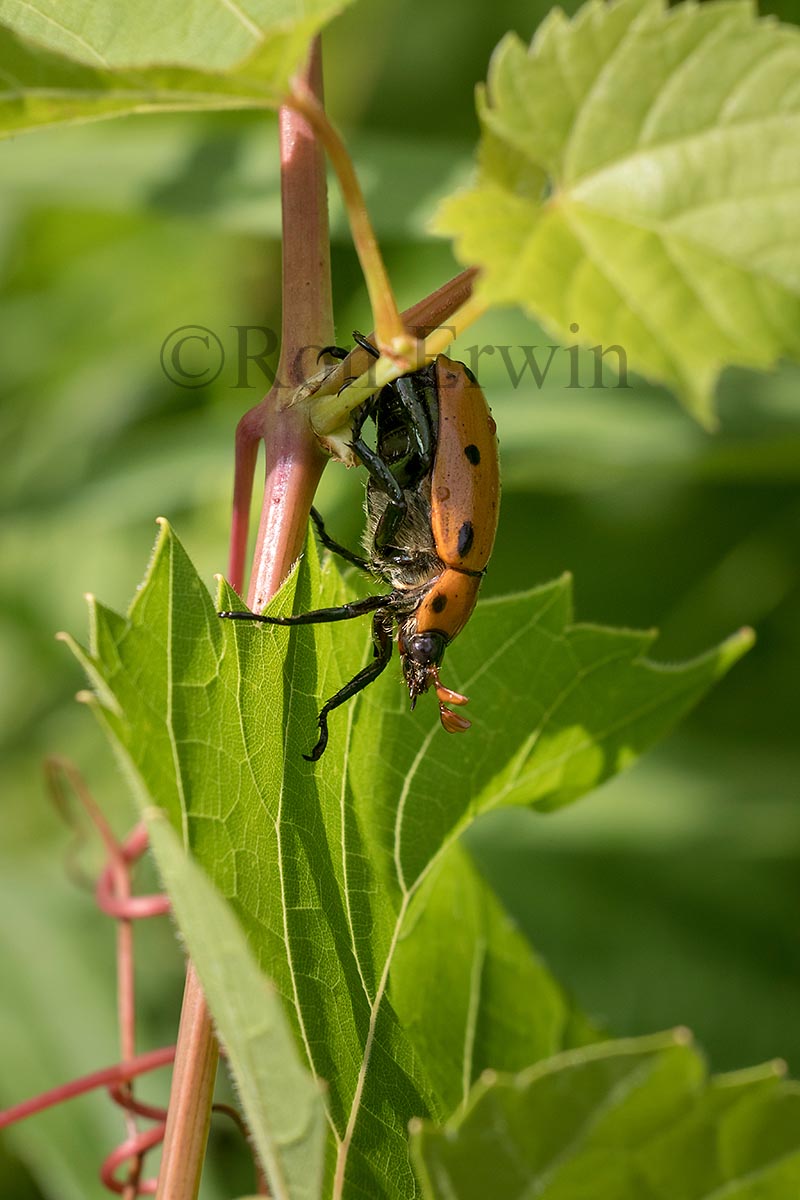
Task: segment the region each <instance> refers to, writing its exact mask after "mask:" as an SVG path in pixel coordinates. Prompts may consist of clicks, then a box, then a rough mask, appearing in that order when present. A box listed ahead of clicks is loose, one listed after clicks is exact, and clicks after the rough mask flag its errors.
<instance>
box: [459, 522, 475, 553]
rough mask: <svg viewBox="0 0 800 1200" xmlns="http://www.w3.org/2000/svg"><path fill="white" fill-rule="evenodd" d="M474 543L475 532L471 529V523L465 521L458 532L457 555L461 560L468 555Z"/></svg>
mask: <svg viewBox="0 0 800 1200" xmlns="http://www.w3.org/2000/svg"><path fill="white" fill-rule="evenodd" d="M474 541H475V530H474V529H473V528H472V521H465V522H464V524H463V525H462V526H461V528H460V529H459V531H458V553H459V554H460V555H461V557H462V558H463V557H464V555H465V554H469V552H470V550H471V549H472V543H473V542H474Z"/></svg>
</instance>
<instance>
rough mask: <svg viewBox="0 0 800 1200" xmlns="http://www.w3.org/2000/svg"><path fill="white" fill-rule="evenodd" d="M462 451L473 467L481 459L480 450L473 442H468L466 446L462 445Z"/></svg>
mask: <svg viewBox="0 0 800 1200" xmlns="http://www.w3.org/2000/svg"><path fill="white" fill-rule="evenodd" d="M464 453H465V454H466V456H467V458H468V460H469V461H470V462H471V463H472V465H473V467H477V465H478V463H479V462H480V461H481V452H480V450H479V449H478V447H477V446H476V445H475V443H474V442H470V444H469V445H468V446H465V447H464Z"/></svg>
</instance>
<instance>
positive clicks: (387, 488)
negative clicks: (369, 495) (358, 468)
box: [349, 430, 406, 511]
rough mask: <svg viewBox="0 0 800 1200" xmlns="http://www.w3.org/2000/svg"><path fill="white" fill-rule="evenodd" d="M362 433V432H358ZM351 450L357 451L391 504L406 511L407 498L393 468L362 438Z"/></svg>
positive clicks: (351, 445) (351, 443)
mask: <svg viewBox="0 0 800 1200" xmlns="http://www.w3.org/2000/svg"><path fill="white" fill-rule="evenodd" d="M358 432H359V433H360V430H358ZM349 446H350V449H351V450H355V452H356V454H357V455H358V457H359V458H360V459H361V461H362V462H363V464H364V466H365V467H366V468H367V471H368V472H369V476H370V479H372V480H373V481H374V483H375V484H376V485H377V486H378V487H379V488H380V490H381V491H382V492H385V493H386V495H387V496H388V497H389V502H390V504H392V505H394V507H395V508H400V509H402V510H403V511H405V508H406V498H405V496H404V495H403V489H402V488H401V486H400V484H399V483H398V481H397V480H396V479H395V477H394V475H393V474H392V471H391V468H390V467H389V466H388V464H387V463H385V462H384V461H383V459H382V458H381V457H380V455H379V454H378V453H377V452H376V451H375V450H373V449H372V447H371V446H368V445H367V443H366V442H365V441H364V439H363V438H361V437H358V436H357V437H356V438H355V439H354V440H353V441H352V442H350V443H349Z"/></svg>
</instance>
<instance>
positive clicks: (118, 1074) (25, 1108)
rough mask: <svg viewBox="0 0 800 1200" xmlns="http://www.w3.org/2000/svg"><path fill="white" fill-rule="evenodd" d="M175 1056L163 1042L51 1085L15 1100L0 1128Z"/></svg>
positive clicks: (2, 1116) (127, 1078)
mask: <svg viewBox="0 0 800 1200" xmlns="http://www.w3.org/2000/svg"><path fill="white" fill-rule="evenodd" d="M174 1057H175V1047H174V1046H163V1047H162V1048H161V1049H160V1050H149V1051H148V1052H147V1054H138V1055H136V1057H135V1058H132V1059H130V1060H129V1061H128V1062H126V1063H116V1064H115V1065H114V1066H113V1067H103V1068H102V1069H101V1070H99V1071H92V1072H91V1073H90V1074H89V1075H83V1076H82V1077H81V1078H80V1079H73V1080H71V1081H70V1082H69V1083H63V1084H61V1086H60V1087H55V1088H51V1089H50V1091H49V1092H41V1093H40V1094H39V1095H38V1096H34V1097H33V1098H32V1099H31V1100H24V1101H23V1102H22V1104H15V1105H14V1106H13V1108H6V1109H4V1111H3V1112H0V1129H4V1128H5V1127H6V1125H13V1124H14V1122H15V1121H23V1120H24V1119H25V1118H26V1117H32V1116H33V1115H34V1113H39V1112H44V1110H45V1109H47V1108H52V1107H53V1106H54V1105H55V1104H62V1103H63V1102H64V1101H65V1100H71V1099H72V1098H73V1096H82V1095H84V1093H86V1092H91V1091H94V1089H95V1088H99V1087H111V1086H113V1085H114V1084H121V1083H128V1082H129V1081H130V1080H131V1079H135V1078H136V1076H137V1075H146V1074H147V1072H148V1071H154V1070H155V1069H156V1067H164V1066H166V1065H167V1063H171V1062H172V1060H173V1058H174Z"/></svg>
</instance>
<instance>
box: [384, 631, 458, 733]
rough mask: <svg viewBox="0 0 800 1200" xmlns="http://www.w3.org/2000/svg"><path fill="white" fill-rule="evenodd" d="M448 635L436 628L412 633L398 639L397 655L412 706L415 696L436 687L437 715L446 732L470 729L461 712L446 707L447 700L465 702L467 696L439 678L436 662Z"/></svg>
mask: <svg viewBox="0 0 800 1200" xmlns="http://www.w3.org/2000/svg"><path fill="white" fill-rule="evenodd" d="M446 646H447V638H446V637H445V635H444V634H443V633H439V632H438V631H437V630H427V631H426V632H424V633H412V634H411V635H410V636H408V637H406V638H402V640H401V642H400V658H401V662H402V664H403V675H404V676H405V681H406V683H407V685H408V691H409V695H410V696H411V707H412V709H413V707H414V705H415V704H416V703H417V698H418V697H419V696H421V695H422V693H423V692H427V690H428V688H430V687H434V688H435V689H436V696H437V698H438V700H439V717H440V720H441V722H442V726H443V727H444V728H445V729H446V730H447V732H448V733H463V732H464V730H466V729H469V727H470V722H469V721H468V720H467V719H466V717H462V716H461V715H460V713H454V712H453V711H452V709H449V708H447V707H446V703H447V704H457V705H461V704H467V703H468V697H467V696H462V695H461V693H460V692H453V691H451V690H450V688H447V687H445V686H444V684H443V683H442V682H441V680H440V679H439V665H440V663H441V661H442V658H443V657H444V651H445V647H446Z"/></svg>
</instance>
